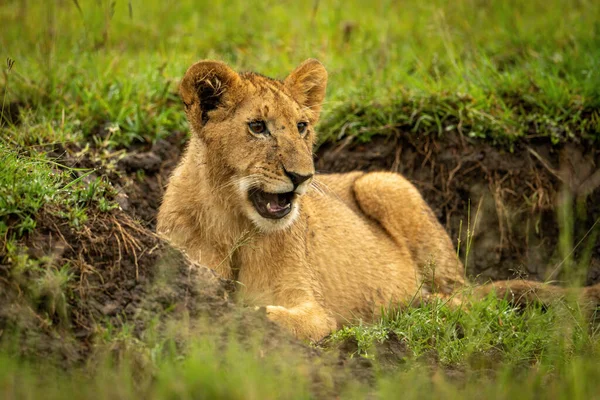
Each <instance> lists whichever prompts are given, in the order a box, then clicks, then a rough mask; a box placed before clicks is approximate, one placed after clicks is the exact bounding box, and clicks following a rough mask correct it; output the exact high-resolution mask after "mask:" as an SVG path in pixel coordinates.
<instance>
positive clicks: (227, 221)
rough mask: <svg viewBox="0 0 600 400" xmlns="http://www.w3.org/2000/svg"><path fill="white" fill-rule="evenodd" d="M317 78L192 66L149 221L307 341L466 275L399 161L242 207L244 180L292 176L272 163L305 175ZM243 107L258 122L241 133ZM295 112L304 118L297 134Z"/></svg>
mask: <svg viewBox="0 0 600 400" xmlns="http://www.w3.org/2000/svg"><path fill="white" fill-rule="evenodd" d="M326 83H327V72H326V71H325V68H324V67H323V66H322V65H321V64H320V63H319V62H318V61H316V60H307V61H305V62H304V63H303V64H302V65H300V66H299V67H298V68H297V69H296V70H295V71H293V72H292V73H291V74H290V75H289V76H288V77H287V78H286V79H285V80H283V81H278V80H272V79H269V78H266V77H263V76H261V75H258V74H253V73H245V74H238V73H236V72H234V71H233V70H232V69H231V68H229V67H228V66H227V65H225V64H223V63H221V62H217V61H201V62H198V63H196V64H194V65H193V66H192V67H190V68H189V70H188V71H187V73H186V75H185V77H184V79H183V81H182V83H181V86H180V94H181V97H182V100H183V102H184V104H185V107H186V113H187V117H188V121H189V123H190V126H191V130H192V136H191V139H190V143H189V145H188V148H187V150H186V152H185V155H184V156H183V159H182V160H181V162H180V164H179V166H178V167H177V169H176V170H175V172H174V173H173V175H172V177H171V180H170V183H169V186H168V188H167V191H166V193H165V196H164V200H163V204H162V206H161V208H160V212H159V215H158V231H159V233H161V234H162V235H164V236H165V237H167V238H168V239H169V240H170V241H171V242H172V243H173V244H174V245H176V246H178V247H180V248H182V249H183V250H185V251H186V252H187V254H188V256H189V257H191V258H192V259H193V260H195V261H197V262H199V263H200V264H203V265H206V266H208V267H210V268H213V269H214V270H215V271H217V272H218V273H219V274H220V275H221V276H223V277H224V278H230V279H232V278H235V279H236V280H237V281H238V282H239V288H240V289H239V291H238V296H239V300H240V301H241V302H243V303H245V304H248V305H255V306H266V310H267V315H268V317H269V318H270V319H272V320H273V321H275V322H277V323H279V324H281V325H282V326H284V327H286V328H287V329H289V330H290V331H292V332H293V333H294V334H295V335H297V336H298V337H301V338H309V339H313V340H318V339H320V338H322V337H324V336H326V335H327V334H329V333H330V332H331V331H332V330H334V329H336V328H339V327H340V326H341V325H343V324H346V323H351V322H353V321H356V320H357V319H363V320H372V319H373V318H377V317H378V316H379V315H380V313H381V311H382V309H383V308H385V307H389V306H401V305H403V304H407V303H409V302H410V301H411V299H413V298H414V297H415V296H421V295H425V296H427V295H428V294H430V293H436V294H437V293H439V294H440V295H446V296H448V295H451V294H452V293H453V292H454V291H455V290H456V289H459V288H461V287H463V286H464V285H465V279H464V269H463V266H462V264H461V262H460V261H459V260H458V258H457V256H456V253H455V250H454V248H453V245H452V242H451V240H450V238H449V237H448V235H447V233H446V232H445V230H444V229H443V227H442V226H441V225H440V224H439V222H438V221H437V220H436V218H435V216H434V214H433V212H432V211H431V209H430V208H429V206H428V205H427V204H426V203H425V201H424V200H423V198H422V197H421V195H420V194H419V192H418V190H417V189H416V188H415V187H414V186H413V185H412V184H411V183H410V182H409V181H407V180H406V179H405V178H404V177H402V176H401V175H399V174H395V173H388V172H375V173H362V172H354V173H349V174H332V175H318V176H316V177H315V178H314V179H313V180H312V182H311V181H310V180H309V181H307V182H305V183H304V184H302V185H300V186H299V187H298V188H296V189H295V190H296V195H295V196H296V198H295V201H294V202H293V210H292V212H290V214H289V215H288V216H286V217H284V218H282V219H281V220H267V219H265V218H262V217H261V216H260V215H259V214H258V213H257V212H256V210H254V208H253V206H252V204H251V203H250V201H249V200H248V196H247V192H248V190H249V189H251V188H260V189H261V190H264V191H269V192H277V193H279V192H287V191H291V190H292V189H293V185H292V183H291V181H290V179H289V178H288V177H287V175H286V174H285V172H284V171H288V172H293V173H297V174H299V175H305V176H306V175H312V174H314V165H313V159H312V148H313V145H314V142H315V131H314V126H315V124H316V123H317V121H318V118H319V113H320V109H321V104H322V101H323V98H324V96H325V87H326ZM255 120H264V121H265V122H266V124H267V127H268V129H269V131H270V134H268V135H256V134H254V133H252V132H250V131H249V129H248V123H249V122H251V121H255ZM301 121H304V122H308V129H307V132H306V133H305V134H304V135H301V134H300V133H299V132H298V128H297V123H298V122H301ZM511 285H512V287H515V290H519V289H523V288H522V287H521V286H518V284H517V285H515V284H513V283H508V284H504V283H499V284H497V287H498V288H499V290H500V291H501V292H502V293H504V292H506V291H507V288H510V287H511ZM532 285H533V286H535V288H536V289H538V291H539V292H544V290H543V289H542V290H539V288H543V286H540V284H536V283H531V282H530V283H529V286H527V288H529V289H530V288H531V287H532ZM517 286H518V287H517ZM492 288H493V287H492V286H488V287H485V288H483V289H481V290H480V293H481V294H484V293H487V292H488V291H490V290H492ZM527 288H526V289H527ZM551 291H552V290H551ZM524 292H527V290H524ZM529 293H531V291H529ZM544 293H546V292H544Z"/></svg>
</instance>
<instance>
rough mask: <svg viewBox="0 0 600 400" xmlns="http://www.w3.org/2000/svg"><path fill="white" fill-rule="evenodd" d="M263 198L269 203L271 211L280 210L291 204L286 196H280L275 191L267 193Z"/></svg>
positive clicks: (268, 206) (268, 208)
mask: <svg viewBox="0 0 600 400" xmlns="http://www.w3.org/2000/svg"><path fill="white" fill-rule="evenodd" d="M263 198H264V200H265V201H266V203H267V210H268V211H269V212H273V213H274V212H279V211H281V210H284V209H286V208H288V207H289V206H290V204H289V203H288V202H287V201H286V199H285V197H284V196H279V195H278V194H275V193H265V194H264V195H263Z"/></svg>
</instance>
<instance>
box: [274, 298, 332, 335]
mask: <svg viewBox="0 0 600 400" xmlns="http://www.w3.org/2000/svg"><path fill="white" fill-rule="evenodd" d="M265 308H266V312H267V318H269V319H270V320H271V321H273V322H275V323H276V324H277V325H279V326H281V327H282V328H284V329H286V330H288V331H290V332H292V334H293V335H294V336H296V337H297V338H299V339H309V340H313V341H318V340H321V339H323V338H324V337H325V336H327V335H328V334H329V333H331V331H332V330H334V329H335V327H336V324H335V321H334V320H333V319H332V318H330V317H328V316H327V314H326V313H325V312H324V311H323V310H321V309H317V308H313V307H294V308H286V307H281V306H267V307H265Z"/></svg>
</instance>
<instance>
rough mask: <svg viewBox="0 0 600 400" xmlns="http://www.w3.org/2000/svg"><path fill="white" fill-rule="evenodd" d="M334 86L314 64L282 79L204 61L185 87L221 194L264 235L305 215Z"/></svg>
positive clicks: (192, 121)
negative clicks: (325, 106) (324, 107)
mask: <svg viewBox="0 0 600 400" xmlns="http://www.w3.org/2000/svg"><path fill="white" fill-rule="evenodd" d="M326 85H327V71H326V70H325V68H324V67H323V65H322V64H321V63H320V62H319V61H317V60H314V59H309V60H307V61H305V62H304V63H302V64H301V65H300V66H299V67H298V68H296V69H295V70H294V71H293V72H292V73H291V74H290V75H289V76H288V77H287V78H285V79H284V80H281V81H280V80H274V79H270V78H267V77H265V76H262V75H259V74H254V73H240V74H238V73H236V72H235V71H233V70H232V69H231V68H230V67H228V66H227V65H226V64H224V63H222V62H218V61H200V62H198V63H196V64H194V65H192V66H191V67H190V68H189V69H188V70H187V72H186V74H185V77H184V78H183V81H182V82H181V86H180V94H181V98H182V99H183V102H184V104H185V109H186V114H187V118H188V121H189V123H190V126H191V128H192V133H193V135H194V136H195V137H196V138H195V140H196V139H197V140H200V141H201V143H202V144H203V146H204V149H205V151H204V153H205V154H204V156H203V160H202V161H203V162H205V163H206V171H207V175H208V180H209V182H210V185H211V187H212V188H213V190H214V192H213V193H214V194H215V195H216V196H220V198H221V199H222V201H223V202H228V203H229V204H228V205H229V206H230V207H231V208H232V209H234V210H235V211H236V212H238V213H239V214H240V215H242V216H244V217H246V218H248V219H250V220H251V221H252V222H253V223H254V225H256V226H257V227H258V228H260V229H262V230H263V231H273V230H278V229H283V228H285V227H287V226H289V225H290V224H292V222H293V221H294V220H295V218H296V217H297V215H298V212H299V207H300V204H299V203H300V200H301V196H302V195H303V194H304V193H305V192H306V190H307V189H308V187H309V186H310V184H311V181H312V178H313V175H314V172H315V170H314V164H313V157H312V149H313V144H314V141H315V128H314V127H315V124H316V123H317V121H318V119H319V114H320V111H321V103H322V101H323V98H324V96H325V88H326ZM189 156H191V157H193V154H192V155H189Z"/></svg>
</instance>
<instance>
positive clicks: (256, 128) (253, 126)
mask: <svg viewBox="0 0 600 400" xmlns="http://www.w3.org/2000/svg"><path fill="white" fill-rule="evenodd" d="M248 128H250V130H251V131H252V133H256V134H257V135H261V134H265V133H269V131H268V130H267V125H266V124H265V121H252V122H248Z"/></svg>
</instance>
